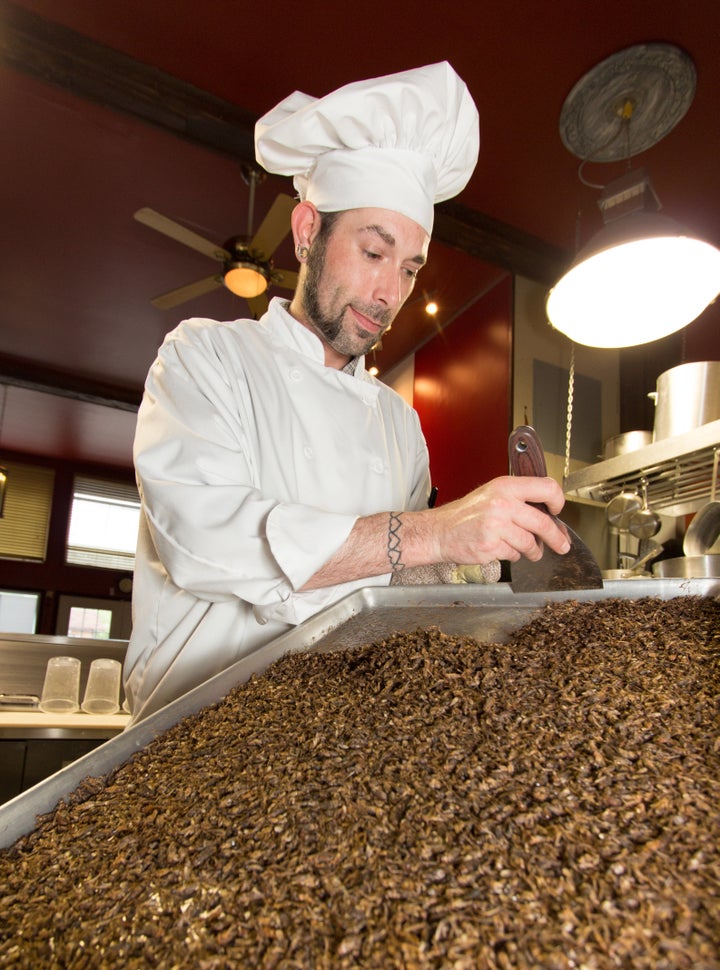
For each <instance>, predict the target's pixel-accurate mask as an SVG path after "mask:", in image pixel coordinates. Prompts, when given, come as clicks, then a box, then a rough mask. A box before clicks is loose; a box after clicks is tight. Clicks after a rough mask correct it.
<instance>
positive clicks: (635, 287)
mask: <svg viewBox="0 0 720 970" xmlns="http://www.w3.org/2000/svg"><path fill="white" fill-rule="evenodd" d="M606 228H609V227H606ZM603 232H604V230H601V231H600V233H598V235H597V236H596V237H595V239H594V240H591V243H590V245H589V246H588V247H587V248H586V249H585V250H584V251H583V252H581V253H580V254H579V255H578V258H577V259H576V261H575V262H574V263H573V265H572V266H571V267H570V269H569V270H568V272H567V273H566V274H565V275H564V276H563V277H562V279H560V280H559V281H558V283H557V284H556V285H555V286H554V287H553V289H552V290H551V291H550V293H549V295H548V298H547V304H546V311H547V316H548V320H549V321H550V323H551V324H552V326H553V327H554V328H555V329H556V330H559V331H560V332H561V333H564V334H565V335H566V336H567V337H569V338H570V339H571V340H573V341H574V342H575V343H579V344H584V345H586V346H589V347H607V348H609V347H632V346H637V345H639V344H644V343H650V342H651V341H654V340H659V339H660V338H662V337H666V336H668V335H669V334H671V333H675V332H676V331H678V330H681V329H682V328H683V327H685V326H687V325H688V324H689V323H691V322H692V321H693V320H695V319H696V318H697V317H698V316H699V315H700V314H701V313H702V312H703V310H705V308H706V307H707V306H708V305H709V304H710V303H712V302H713V300H714V299H715V298H716V297H717V295H718V293H719V292H720V250H718V249H717V248H716V247H715V246H712V245H711V244H709V243H707V242H704V241H702V240H700V239H693V238H692V237H690V236H687V235H684V234H681V233H678V234H672V235H659V236H652V237H650V238H647V237H646V238H634V239H630V240H627V241H625V242H622V241H620V242H616V243H614V244H613V245H610V246H608V247H607V248H603V239H602V237H603Z"/></svg>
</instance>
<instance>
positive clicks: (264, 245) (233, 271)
mask: <svg viewBox="0 0 720 970" xmlns="http://www.w3.org/2000/svg"><path fill="white" fill-rule="evenodd" d="M264 177H265V176H264V173H262V172H259V171H258V170H257V169H251V168H245V169H243V178H244V179H245V181H246V182H247V183H248V184H249V186H250V201H249V207H248V231H247V235H246V236H233V237H232V238H231V239H228V241H227V242H226V243H224V244H223V245H222V246H219V245H217V244H216V243H214V242H211V241H210V240H209V239H205V238H204V237H203V236H199V235H198V234H197V233H195V232H193V231H192V230H191V229H187V228H186V227H185V226H182V225H180V223H178V222H174V221H173V220H172V219H169V218H168V217H167V216H163V215H161V214H160V213H159V212H156V211H155V210H154V209H148V208H143V209H138V211H137V212H136V213H135V214H134V218H135V219H136V220H137V221H138V222H141V223H142V224H143V225H145V226H148V227H149V228H150V229H155V230H156V231H157V232H161V233H163V234H164V235H165V236H169V237H170V238H171V239H174V240H175V241H176V242H179V243H182V244H183V245H184V246H189V247H190V248H191V249H195V250H197V252H199V253H202V254H203V255H204V256H209V257H210V259H214V260H216V261H217V262H218V263H222V269H221V270H220V272H216V273H213V274H212V276H206V277H204V278H203V279H200V280H195V282H193V283H187V284H185V286H180V287H178V288H177V289H175V290H170V292H169V293H163V294H161V295H160V296H156V297H155V298H154V299H153V300H151V301H150V302H151V303H152V305H153V306H155V307H158V309H160V310H169V309H171V308H172V307H175V306H178V305H179V304H180V303H185V302H186V301H187V300H192V299H193V298H195V297H197V296H202V295H203V294H205V293H210V292H211V291H212V290H215V289H217V288H218V287H220V286H226V287H227V288H228V289H229V290H230V291H231V292H233V293H235V295H236V296H241V297H244V298H245V299H246V300H247V302H248V305H249V307H250V312H251V313H252V315H253V316H254V317H255V318H256V319H257V318H258V317H260V316H261V315H262V314H263V313H264V312H265V310H266V309H267V306H268V298H267V294H266V290H267V288H268V286H270V285H272V286H279V287H281V288H283V289H289V290H291V289H294V288H295V284H296V283H297V276H298V274H297V273H296V272H294V271H293V270H281V269H275V267H274V265H273V261H272V255H273V253H274V252H275V250H276V249H277V247H278V246H279V245H280V243H281V242H282V241H283V239H284V238H285V236H287V234H288V233H289V232H290V213H291V212H292V210H293V208H294V207H295V200H294V199H293V198H291V197H290V196H289V195H283V194H280V195H278V196H277V197H276V198H275V201H274V202H273V204H272V205H271V206H270V210H269V211H268V213H267V215H266V216H265V218H264V219H263V221H262V222H261V224H260V226H259V227H258V229H257V231H256V232H255V234H254V235H253V234H252V221H253V210H254V207H255V186H256V185H257V183H258V182H259V181H261V180H262V179H263V178H264Z"/></svg>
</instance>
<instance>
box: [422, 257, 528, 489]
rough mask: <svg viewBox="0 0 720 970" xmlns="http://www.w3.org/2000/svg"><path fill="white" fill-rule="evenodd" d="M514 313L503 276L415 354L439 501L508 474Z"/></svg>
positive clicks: (508, 279) (507, 281)
mask: <svg viewBox="0 0 720 970" xmlns="http://www.w3.org/2000/svg"><path fill="white" fill-rule="evenodd" d="M512 319H513V302H512V278H511V277H510V276H509V275H508V276H507V277H506V278H504V279H502V280H501V281H500V282H499V283H498V284H496V286H495V287H494V288H493V289H491V290H490V291H489V292H488V293H486V294H485V296H483V297H482V299H480V300H478V302H477V303H475V304H473V306H471V307H470V308H469V309H467V310H466V311H465V312H464V313H463V314H462V315H461V316H459V317H458V318H457V319H456V320H454V321H453V322H452V323H451V324H450V325H449V326H448V327H446V328H445V330H443V331H442V333H440V334H438V335H437V336H436V337H434V338H433V339H432V340H431V341H429V342H428V343H427V344H425V346H424V347H422V348H421V349H420V350H419V351H418V352H417V353H416V354H415V384H414V392H413V393H414V405H415V408H416V409H417V411H418V413H419V415H420V421H421V423H422V427H423V431H424V433H425V437H426V439H427V443H428V448H429V450H430V469H431V472H432V476H433V484H434V485H437V487H438V489H439V493H438V500H437V501H438V504H441V503H443V502H449V501H451V500H452V499H454V498H459V497H460V496H461V495H465V494H466V493H467V492H469V491H471V490H472V489H473V488H476V487H477V486H478V485H481V484H482V483H483V482H486V481H488V480H489V479H491V478H495V477H496V476H498V475H506V474H507V439H508V434H509V432H510V421H511V388H512V376H511V372H512Z"/></svg>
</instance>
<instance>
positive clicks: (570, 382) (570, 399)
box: [563, 341, 575, 484]
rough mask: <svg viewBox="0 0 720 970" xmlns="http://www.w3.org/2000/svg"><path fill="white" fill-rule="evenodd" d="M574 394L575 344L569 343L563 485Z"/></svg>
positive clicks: (568, 460)
mask: <svg viewBox="0 0 720 970" xmlns="http://www.w3.org/2000/svg"><path fill="white" fill-rule="evenodd" d="M574 393H575V344H574V343H573V342H572V341H570V371H569V372H568V395H567V423H566V426H565V468H564V470H563V484H564V483H565V480H566V479H567V477H568V475H569V474H570V439H571V438H572V417H573V395H574Z"/></svg>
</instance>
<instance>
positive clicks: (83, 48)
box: [0, 0, 255, 163]
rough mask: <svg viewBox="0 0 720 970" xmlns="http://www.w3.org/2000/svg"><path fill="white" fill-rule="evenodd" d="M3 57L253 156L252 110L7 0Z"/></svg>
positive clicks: (99, 99)
mask: <svg viewBox="0 0 720 970" xmlns="http://www.w3.org/2000/svg"><path fill="white" fill-rule="evenodd" d="M0 62H2V63H3V64H5V65H6V66H7V67H11V68H13V69H14V70H16V71H20V72H21V73H24V74H29V75H31V76H32V77H35V78H38V79H39V80H41V81H45V82H46V83H48V84H54V85H56V86H57V87H60V88H62V89H63V90H65V91H69V92H71V93H72V94H74V95H77V96H79V97H81V98H86V99H88V100H89V101H94V102H96V103H98V104H102V105H104V106H106V107H108V108H111V109H113V110H115V111H120V112H123V113H125V114H129V115H133V116H134V117H135V118H139V119H141V120H142V121H146V122H148V123H149V124H153V125H156V126H157V127H159V128H163V129H165V130H168V131H171V132H172V133H173V134H175V135H179V136H181V137H183V138H187V139H189V140H190V141H193V142H195V143H198V144H200V145H204V146H205V147H206V148H211V149H213V150H215V151H219V152H223V153H225V154H229V155H232V156H233V157H235V158H238V159H240V161H242V162H248V163H254V161H255V142H254V125H255V118H254V117H253V116H252V115H251V114H250V113H249V112H247V111H243V110H242V109H241V108H239V107H238V106H237V105H234V104H231V103H230V102H228V101H224V100H223V99H222V98H216V97H215V96H214V95H212V94H208V93H207V92H206V91H201V90H200V89H199V88H196V87H194V86H193V85H192V84H187V83H186V82H185V81H180V80H178V79H177V78H174V77H172V75H170V74H166V73H165V72H164V71H160V70H158V69H157V68H155V67H151V66H149V65H147V64H142V63H140V62H139V61H136V60H134V59H133V58H132V57H128V56H127V54H123V53H121V52H120V51H116V50H113V49H112V48H110V47H106V46H105V45H104V44H99V43H97V42H96V41H93V40H90V39H89V38H88V37H84V36H83V35H82V34H78V33H77V32H76V31H74V30H70V28H68V27H64V26H62V25H61V24H57V23H54V22H53V21H50V20H46V19H45V18H43V17H40V16H38V15H37V14H35V13H32V12H31V11H30V10H27V9H25V8H24V7H18V6H17V5H16V4H14V3H10V2H8V0H0Z"/></svg>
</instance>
